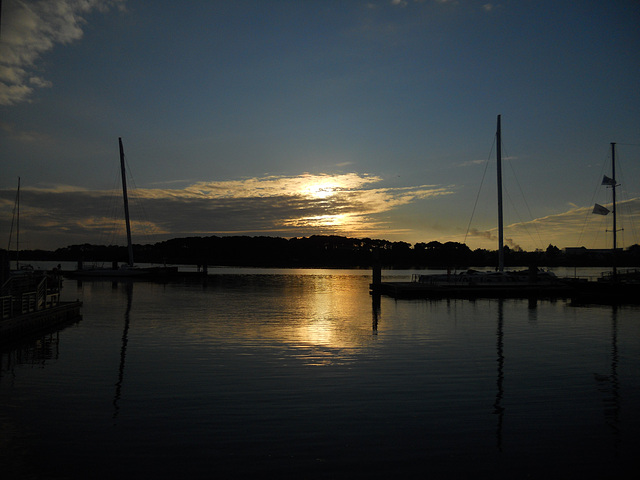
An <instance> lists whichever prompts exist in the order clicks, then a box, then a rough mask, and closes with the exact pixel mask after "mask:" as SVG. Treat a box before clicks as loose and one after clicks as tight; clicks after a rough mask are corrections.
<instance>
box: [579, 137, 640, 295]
mask: <svg viewBox="0 0 640 480" xmlns="http://www.w3.org/2000/svg"><path fill="white" fill-rule="evenodd" d="M601 185H603V186H606V187H608V188H611V200H612V204H611V210H609V209H608V208H607V207H605V206H603V205H600V204H598V203H596V204H595V205H594V207H593V210H592V213H594V214H596V215H609V213H611V214H612V228H611V230H610V231H611V233H612V235H613V238H612V246H611V270H610V271H607V272H604V273H603V274H602V275H601V276H600V277H599V278H598V279H597V280H596V281H587V280H582V281H581V280H580V279H576V280H573V282H572V283H573V284H574V286H575V287H576V288H577V289H578V295H577V299H578V300H579V301H581V300H588V301H590V302H606V303H639V302H640V270H638V269H631V270H625V271H619V270H618V267H617V262H616V257H617V253H618V240H617V238H618V232H619V231H620V230H619V229H618V213H617V208H616V201H617V200H616V187H619V186H620V184H618V182H617V180H616V144H615V142H611V177H608V176H607V175H604V176H603V178H602V183H601Z"/></svg>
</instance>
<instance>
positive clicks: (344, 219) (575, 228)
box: [0, 0, 640, 251]
mask: <svg viewBox="0 0 640 480" xmlns="http://www.w3.org/2000/svg"><path fill="white" fill-rule="evenodd" d="M1 8H2V17H1V27H0V28H1V30H0V155H1V163H0V232H2V238H1V239H0V240H1V241H2V242H4V243H0V247H1V248H5V247H9V248H10V249H14V248H15V242H16V237H17V235H18V231H19V242H20V243H19V246H20V248H21V249H37V248H41V249H46V250H53V249H56V248H60V247H64V246H68V245H76V244H82V243H94V244H125V243H126V239H125V236H124V227H123V220H122V218H123V214H122V211H123V208H122V199H121V194H122V192H121V190H120V183H119V182H120V176H119V175H120V170H119V149H118V138H122V141H123V145H124V151H125V157H126V163H127V169H128V175H129V178H128V184H129V185H128V186H129V195H130V201H131V216H132V229H133V241H134V243H155V242H158V241H162V240H165V239H169V238H179V237H188V236H211V235H218V236H226V235H249V236H277V237H286V238H290V237H302V236H310V235H316V234H320V235H343V236H348V237H357V238H366V237H368V238H377V239H385V240H389V241H404V242H408V243H410V244H412V245H413V244H415V243H418V242H425V243H426V242H430V241H439V242H447V241H454V242H464V243H466V244H467V245H468V246H469V247H470V248H472V249H476V248H488V249H496V248H497V240H496V235H497V201H496V198H497V194H496V160H495V156H496V145H495V133H496V119H497V116H498V115H501V123H502V142H501V145H502V157H503V192H504V193H503V197H504V224H505V233H504V237H505V243H506V244H507V245H508V246H510V247H511V248H516V249H518V248H522V249H524V250H529V251H531V250H535V249H546V248H547V246H548V245H550V244H551V245H554V246H557V247H558V248H564V247H568V246H585V247H587V248H610V247H611V242H612V235H611V233H610V232H607V230H611V218H612V215H611V214H610V215H606V216H604V215H594V214H592V213H591V211H592V209H593V205H594V203H599V204H601V205H604V206H608V207H609V209H611V194H612V189H611V188H607V187H606V186H602V185H601V181H602V177H603V175H608V176H612V172H611V157H612V149H611V143H612V142H615V143H616V181H617V183H618V184H619V186H618V187H617V188H616V193H617V200H618V203H617V211H618V214H619V215H618V228H621V229H623V230H621V231H620V232H618V246H623V247H628V246H630V245H632V244H636V243H640V237H639V236H638V227H637V226H636V225H637V224H638V223H639V222H638V220H639V219H640V28H638V25H640V2H638V1H637V0H601V1H595V0H594V1H589V0H584V1H568V0H567V1H564V0H536V1H528V0H518V1H515V0H495V1H493V0H480V1H474V0H340V1H337V0H269V1H267V0H234V1H229V0H225V1H218V0H211V1H204V0H198V1H196V0H191V1H188V0H186V1H183V2H175V1H164V0H155V1H149V2H137V1H132V0H46V1H30V0H22V1H19V0H5V1H3V2H2V4H1ZM18 178H20V196H19V198H20V203H19V205H20V207H19V210H18V209H16V193H17V186H18ZM16 211H18V212H19V229H18V227H17V215H16Z"/></svg>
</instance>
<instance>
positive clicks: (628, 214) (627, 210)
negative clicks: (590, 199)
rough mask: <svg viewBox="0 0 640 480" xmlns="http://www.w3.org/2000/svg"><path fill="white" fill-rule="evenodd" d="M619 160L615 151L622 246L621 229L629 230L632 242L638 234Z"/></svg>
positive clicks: (618, 154)
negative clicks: (624, 223)
mask: <svg viewBox="0 0 640 480" xmlns="http://www.w3.org/2000/svg"><path fill="white" fill-rule="evenodd" d="M620 160H621V156H620V152H619V151H616V177H618V178H619V179H620V181H619V182H618V183H619V185H620V186H621V187H622V188H621V189H620V192H621V195H620V196H621V197H622V198H621V199H620V201H618V207H620V210H622V211H621V212H620V213H621V214H622V215H619V217H618V218H619V219H620V220H621V222H620V230H621V231H622V232H623V233H622V236H623V238H622V245H625V238H624V231H625V228H623V226H626V227H628V228H629V229H630V231H631V238H632V241H634V240H635V241H637V239H638V232H637V229H636V225H635V223H634V222H633V213H632V211H631V201H632V199H631V198H629V192H628V191H627V189H626V188H625V184H626V183H627V182H626V178H625V172H624V171H623V169H622V166H623V163H624V162H622V161H620ZM622 221H626V222H627V225H623V224H622Z"/></svg>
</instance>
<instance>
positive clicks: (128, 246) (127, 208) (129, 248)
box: [118, 138, 133, 266]
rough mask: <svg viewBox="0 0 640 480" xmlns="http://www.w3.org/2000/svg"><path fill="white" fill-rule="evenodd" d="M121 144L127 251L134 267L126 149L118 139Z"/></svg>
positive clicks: (130, 263) (120, 139)
mask: <svg viewBox="0 0 640 480" xmlns="http://www.w3.org/2000/svg"><path fill="white" fill-rule="evenodd" d="M118 143H119V144H120V172H121V175H122V197H123V198H124V219H125V222H126V224H127V249H128V251H129V266H133V244H132V243H131V224H130V222H129V198H128V197H127V175H126V169H125V167H124V148H123V147H122V138H118Z"/></svg>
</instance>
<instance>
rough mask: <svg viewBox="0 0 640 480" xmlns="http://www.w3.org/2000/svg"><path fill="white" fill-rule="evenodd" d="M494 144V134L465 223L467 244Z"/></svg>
mask: <svg viewBox="0 0 640 480" xmlns="http://www.w3.org/2000/svg"><path fill="white" fill-rule="evenodd" d="M495 146H496V135H494V136H493V143H492V144H491V150H490V151H489V156H488V157H487V160H486V161H485V162H484V172H483V173H482V179H481V180H480V188H478V193H477V194H476V201H475V203H474V204H473V210H472V212H471V218H470V219H469V224H468V225H467V232H466V233H465V234H464V241H463V242H462V243H464V244H465V245H466V244H467V237H468V236H469V231H470V230H471V222H472V221H473V216H474V215H475V213H476V207H477V206H478V200H479V199H480V192H481V191H482V185H483V184H484V179H485V177H486V176H487V170H488V169H489V161H490V160H491V155H492V154H493V149H494V148H495Z"/></svg>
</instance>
